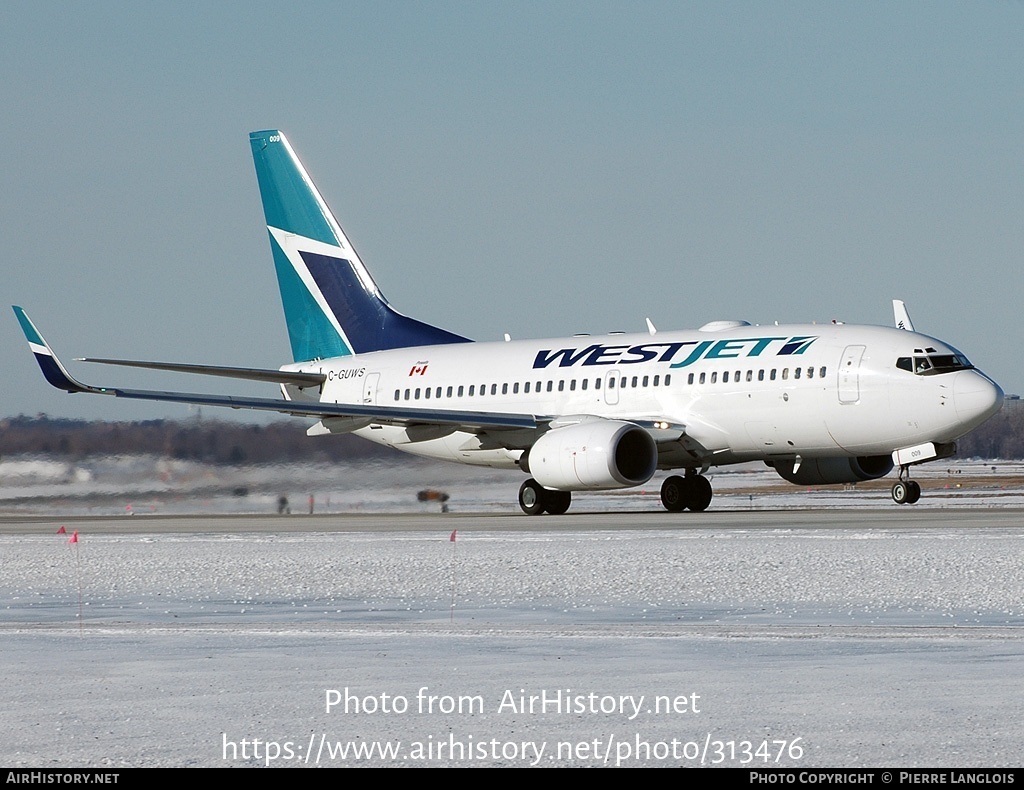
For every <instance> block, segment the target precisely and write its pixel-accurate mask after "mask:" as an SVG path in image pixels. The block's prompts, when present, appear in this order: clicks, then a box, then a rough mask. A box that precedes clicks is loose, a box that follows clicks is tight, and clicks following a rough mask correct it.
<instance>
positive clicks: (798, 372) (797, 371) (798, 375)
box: [793, 368, 802, 379]
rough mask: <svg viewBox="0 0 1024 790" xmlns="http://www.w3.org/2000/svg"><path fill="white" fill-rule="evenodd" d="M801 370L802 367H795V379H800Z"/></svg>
mask: <svg viewBox="0 0 1024 790" xmlns="http://www.w3.org/2000/svg"><path fill="white" fill-rule="evenodd" d="M801 370H802V368H796V369H795V370H794V371H793V378H795V379H798V378H800V371H801Z"/></svg>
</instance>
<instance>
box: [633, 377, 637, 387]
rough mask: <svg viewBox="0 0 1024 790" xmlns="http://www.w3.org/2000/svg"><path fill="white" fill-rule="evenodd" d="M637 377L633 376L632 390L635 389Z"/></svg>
mask: <svg viewBox="0 0 1024 790" xmlns="http://www.w3.org/2000/svg"><path fill="white" fill-rule="evenodd" d="M636 382H637V377H636V376H633V389H636Z"/></svg>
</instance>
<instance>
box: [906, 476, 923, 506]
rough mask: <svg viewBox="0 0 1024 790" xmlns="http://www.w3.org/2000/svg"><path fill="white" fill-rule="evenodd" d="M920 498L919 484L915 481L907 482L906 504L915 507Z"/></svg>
mask: <svg viewBox="0 0 1024 790" xmlns="http://www.w3.org/2000/svg"><path fill="white" fill-rule="evenodd" d="M920 498H921V484H920V483H918V482H917V481H916V480H908V481H907V504H908V505H916V504H917V501H918V500H919V499H920Z"/></svg>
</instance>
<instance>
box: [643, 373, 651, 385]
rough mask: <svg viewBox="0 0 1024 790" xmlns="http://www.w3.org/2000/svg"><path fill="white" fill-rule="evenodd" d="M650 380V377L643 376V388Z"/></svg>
mask: <svg viewBox="0 0 1024 790" xmlns="http://www.w3.org/2000/svg"><path fill="white" fill-rule="evenodd" d="M649 380H650V376H644V380H643V386H645V387H646V386H647V382H648V381H649Z"/></svg>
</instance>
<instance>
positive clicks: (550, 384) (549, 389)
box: [548, 381, 554, 392]
mask: <svg viewBox="0 0 1024 790" xmlns="http://www.w3.org/2000/svg"><path fill="white" fill-rule="evenodd" d="M553 383H554V382H551V381H549V382H548V392H551V387H552V385H553Z"/></svg>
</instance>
